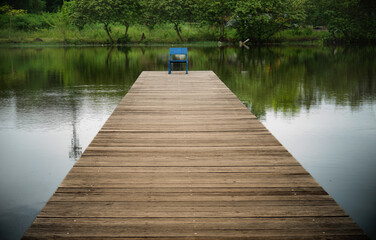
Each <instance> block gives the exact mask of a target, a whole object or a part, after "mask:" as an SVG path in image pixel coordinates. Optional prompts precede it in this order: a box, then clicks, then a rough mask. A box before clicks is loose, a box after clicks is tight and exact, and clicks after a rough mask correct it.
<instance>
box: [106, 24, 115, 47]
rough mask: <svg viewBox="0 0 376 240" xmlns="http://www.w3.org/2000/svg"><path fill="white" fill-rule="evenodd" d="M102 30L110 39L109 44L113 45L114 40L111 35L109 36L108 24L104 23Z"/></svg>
mask: <svg viewBox="0 0 376 240" xmlns="http://www.w3.org/2000/svg"><path fill="white" fill-rule="evenodd" d="M104 28H105V29H106V32H107V36H108V38H109V39H110V41H111V44H113V43H114V40H113V39H112V37H111V34H110V30H109V29H108V23H104Z"/></svg>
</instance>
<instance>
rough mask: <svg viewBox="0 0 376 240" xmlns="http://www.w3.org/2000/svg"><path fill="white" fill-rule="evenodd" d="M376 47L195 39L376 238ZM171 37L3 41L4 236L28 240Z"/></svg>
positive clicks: (201, 64) (207, 60)
mask: <svg viewBox="0 0 376 240" xmlns="http://www.w3.org/2000/svg"><path fill="white" fill-rule="evenodd" d="M375 56H376V49H375V48H349V49H346V48H321V47H272V48H258V49H251V50H246V49H240V48H216V47H195V48H193V47H192V48H189V69H190V70H213V71H214V72H215V73H216V74H217V75H218V76H219V78H220V79H221V80H222V81H223V82H224V83H225V84H226V85H227V86H228V87H229V88H230V89H231V90H232V91H233V92H234V93H235V94H236V95H237V96H238V98H239V99H240V100H241V101H242V102H243V103H244V104H245V105H246V106H247V107H248V108H249V109H250V111H252V112H253V113H254V114H255V115H256V116H257V117H258V118H259V119H260V120H261V121H262V123H263V124H264V125H265V126H266V127H267V128H268V129H269V130H270V131H271V132H272V133H273V135H274V136H275V137H277V139H278V140H279V141H280V142H281V143H282V144H283V145H284V146H285V147H286V148H287V149H288V150H289V152H290V153H292V155H294V157H295V158H296V159H297V160H298V161H299V162H300V163H301V164H302V165H303V167H304V168H306V169H307V170H308V171H309V172H310V173H311V175H312V176H313V177H314V178H315V179H316V180H317V181H318V182H319V183H320V184H321V185H322V186H323V187H324V189H325V190H326V191H327V192H328V193H329V194H330V195H332V196H333V197H334V199H335V200H336V201H337V202H338V203H339V204H340V205H341V206H342V208H343V209H344V210H345V211H346V212H347V213H348V214H349V215H350V216H351V217H352V218H353V219H354V220H355V221H356V222H357V223H358V224H359V225H360V226H361V227H362V228H363V229H364V230H365V231H366V233H367V234H368V235H369V236H371V237H372V238H374V239H376V174H375V172H376V58H375ZM167 59H168V48H167V47H165V48H164V47H154V48H151V47H132V48H124V47H123V48H107V47H80V48H52V47H46V48H35V47H33V48H0V123H1V124H0V239H19V238H20V237H21V236H22V235H23V233H24V231H25V230H26V229H27V228H28V227H29V226H30V224H31V223H32V222H33V220H34V218H35V217H36V216H37V214H38V213H39V211H40V210H41V209H42V207H43V206H44V204H45V203H46V202H47V201H48V199H49V198H50V197H51V195H52V194H53V193H54V191H55V189H56V188H57V186H58V185H59V184H60V182H61V181H62V180H63V179H64V177H65V175H66V174H67V173H68V171H69V170H70V169H71V167H72V166H73V164H74V163H75V161H76V160H77V159H78V158H79V156H80V154H81V153H82V152H83V151H84V150H85V148H86V147H87V146H88V145H89V143H90V142H91V140H92V139H93V138H94V136H95V135H96V134H97V132H98V131H99V129H100V128H101V126H102V125H103V124H104V122H105V121H106V119H107V118H108V117H109V116H110V115H111V113H112V111H113V110H114V109H115V107H116V106H117V104H118V103H119V101H120V100H121V99H122V98H123V96H124V95H125V94H126V93H127V91H128V90H129V88H130V87H131V86H132V84H133V83H134V81H135V80H136V79H137V77H138V75H139V74H140V73H141V72H142V71H143V70H164V71H167Z"/></svg>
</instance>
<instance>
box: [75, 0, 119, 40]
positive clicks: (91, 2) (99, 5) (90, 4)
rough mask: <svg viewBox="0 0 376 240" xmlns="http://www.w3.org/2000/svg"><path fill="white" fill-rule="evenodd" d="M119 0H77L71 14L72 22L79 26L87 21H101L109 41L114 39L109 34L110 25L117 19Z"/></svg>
mask: <svg viewBox="0 0 376 240" xmlns="http://www.w3.org/2000/svg"><path fill="white" fill-rule="evenodd" d="M119 1H120V0H77V1H76V5H75V10H74V13H73V14H72V17H73V22H74V23H75V25H77V26H78V27H79V28H82V27H83V26H84V25H85V24H88V23H101V24H103V27H104V30H105V31H106V33H107V36H108V38H109V40H110V42H111V43H114V40H113V38H112V36H111V27H110V25H111V24H113V23H115V22H117V21H118V19H119V16H118V14H119V12H120V7H119V5H118V3H119Z"/></svg>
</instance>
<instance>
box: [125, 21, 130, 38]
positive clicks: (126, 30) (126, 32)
mask: <svg viewBox="0 0 376 240" xmlns="http://www.w3.org/2000/svg"><path fill="white" fill-rule="evenodd" d="M124 26H125V36H127V34H128V29H129V24H128V23H124Z"/></svg>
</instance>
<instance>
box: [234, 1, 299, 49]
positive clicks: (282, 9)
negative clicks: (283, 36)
mask: <svg viewBox="0 0 376 240" xmlns="http://www.w3.org/2000/svg"><path fill="white" fill-rule="evenodd" d="M233 19H234V20H235V21H236V23H235V27H236V29H237V32H238V35H239V37H240V38H241V39H243V40H244V39H246V38H249V39H250V40H251V42H252V43H254V44H260V43H262V42H266V41H268V40H270V38H271V37H272V36H273V35H274V34H276V33H278V32H279V31H281V30H283V29H286V28H288V27H290V26H293V24H297V23H300V22H301V21H303V20H304V19H305V12H304V0H241V1H238V2H237V4H236V8H235V14H234V17H233Z"/></svg>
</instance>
